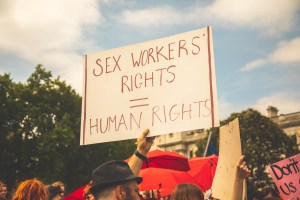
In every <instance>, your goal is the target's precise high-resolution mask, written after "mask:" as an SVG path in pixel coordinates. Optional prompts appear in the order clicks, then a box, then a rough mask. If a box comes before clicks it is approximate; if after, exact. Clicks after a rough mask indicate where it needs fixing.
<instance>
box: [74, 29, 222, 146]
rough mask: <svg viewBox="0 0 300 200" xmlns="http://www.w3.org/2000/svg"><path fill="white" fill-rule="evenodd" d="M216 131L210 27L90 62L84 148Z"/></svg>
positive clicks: (86, 79) (86, 77) (87, 65)
mask: <svg viewBox="0 0 300 200" xmlns="http://www.w3.org/2000/svg"><path fill="white" fill-rule="evenodd" d="M216 126H219V118H218V105H217V91H216V79H215V64H214V53H213V41H212V31H211V28H210V27H205V28H202V29H199V30H195V31H191V32H187V33H183V34H178V35H174V36H170V37H166V38H161V39H157V40H153V41H149V42H144V43H140V44H135V45H131V46H126V47H121V48H116V49H112V50H107V51H102V52H97V53H91V54H88V55H86V56H84V81H83V97H82V117H81V137H80V144H81V145H86V144H93V143H101V142H109V141H116V140H125V139H131V138H136V137H138V136H139V135H140V133H141V132H142V131H143V130H144V129H146V128H149V129H150V135H151V136H154V135H159V134H166V133H171V132H178V131H185V130H193V129H200V128H210V127H216Z"/></svg>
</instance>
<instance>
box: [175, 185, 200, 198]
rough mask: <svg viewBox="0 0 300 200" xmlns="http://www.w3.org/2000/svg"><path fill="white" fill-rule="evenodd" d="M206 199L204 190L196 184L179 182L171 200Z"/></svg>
mask: <svg viewBox="0 0 300 200" xmlns="http://www.w3.org/2000/svg"><path fill="white" fill-rule="evenodd" d="M179 199H180V200H204V196H203V193H202V191H201V190H200V189H199V188H198V186H196V185H194V184H178V185H177V186H176V187H175V188H174V190H173V192H172V194H171V197H170V200H179Z"/></svg>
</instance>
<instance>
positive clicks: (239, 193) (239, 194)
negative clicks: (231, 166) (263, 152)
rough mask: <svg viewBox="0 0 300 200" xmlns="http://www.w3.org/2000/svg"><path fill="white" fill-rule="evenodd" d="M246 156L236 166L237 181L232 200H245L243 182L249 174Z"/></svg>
mask: <svg viewBox="0 0 300 200" xmlns="http://www.w3.org/2000/svg"><path fill="white" fill-rule="evenodd" d="M244 158H245V156H241V157H240V159H239V162H238V165H237V166H236V173H235V180H234V186H233V193H232V198H231V199H232V200H242V199H243V181H244V179H245V178H246V176H247V173H248V172H249V170H248V167H247V163H246V162H245V161H244Z"/></svg>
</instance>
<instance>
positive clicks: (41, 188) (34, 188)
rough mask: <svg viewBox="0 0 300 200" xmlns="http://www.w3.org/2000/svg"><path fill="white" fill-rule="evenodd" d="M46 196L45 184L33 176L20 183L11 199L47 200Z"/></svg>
mask: <svg viewBox="0 0 300 200" xmlns="http://www.w3.org/2000/svg"><path fill="white" fill-rule="evenodd" d="M48 198H49V197H48V192H47V190H46V187H45V185H44V184H43V183H42V182H41V181H39V180H37V179H35V178H34V179H29V180H26V181H23V182H22V183H20V185H19V186H18V188H17V190H16V192H15V193H14V195H13V197H12V200H48Z"/></svg>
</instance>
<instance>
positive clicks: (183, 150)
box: [153, 106, 300, 158]
mask: <svg viewBox="0 0 300 200" xmlns="http://www.w3.org/2000/svg"><path fill="white" fill-rule="evenodd" d="M267 111H268V117H269V118H270V119H271V120H272V121H274V122H275V123H277V124H278V125H279V127H281V128H282V129H283V131H284V132H285V133H286V134H288V135H296V138H297V144H298V145H299V144H300V111H299V112H295V113H290V114H281V115H278V109H277V108H275V107H273V106H269V107H268V108H267ZM205 136H206V131H205V130H204V129H199V130H194V131H184V132H178V133H170V134H165V135H160V136H157V138H156V139H155V144H154V146H153V149H161V150H164V151H175V152H178V153H180V154H181V155H184V156H186V157H188V158H191V157H193V156H195V152H196V151H197V145H196V144H197V142H198V141H199V140H200V139H202V138H204V137H205Z"/></svg>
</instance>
